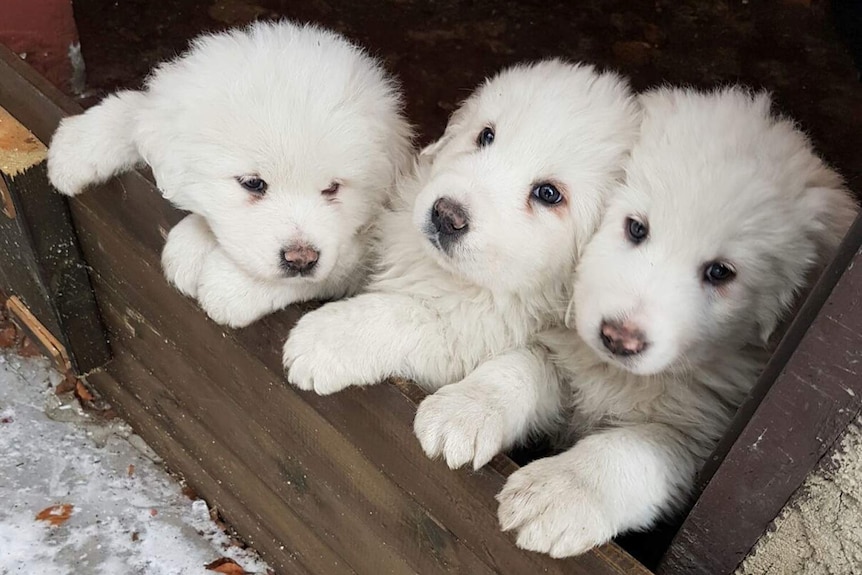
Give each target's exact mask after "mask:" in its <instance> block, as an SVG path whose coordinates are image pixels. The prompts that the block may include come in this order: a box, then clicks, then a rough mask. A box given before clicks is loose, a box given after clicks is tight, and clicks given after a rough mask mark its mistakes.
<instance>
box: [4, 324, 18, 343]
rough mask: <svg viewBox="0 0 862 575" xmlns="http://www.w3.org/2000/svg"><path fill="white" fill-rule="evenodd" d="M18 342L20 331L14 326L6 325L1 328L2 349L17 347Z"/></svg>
mask: <svg viewBox="0 0 862 575" xmlns="http://www.w3.org/2000/svg"><path fill="white" fill-rule="evenodd" d="M17 341H18V330H16V329H15V326H14V325H11V324H10V325H4V326H2V328H0V347H15V344H16V343H17Z"/></svg>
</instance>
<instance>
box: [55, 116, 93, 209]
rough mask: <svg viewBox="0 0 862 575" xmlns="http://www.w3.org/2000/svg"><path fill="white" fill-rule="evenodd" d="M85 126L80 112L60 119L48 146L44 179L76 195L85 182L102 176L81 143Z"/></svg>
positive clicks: (60, 190)
mask: <svg viewBox="0 0 862 575" xmlns="http://www.w3.org/2000/svg"><path fill="white" fill-rule="evenodd" d="M86 126H87V119H85V118H84V116H73V117H70V118H66V119H64V120H63V121H62V122H61V123H60V127H59V128H58V129H57V131H56V132H55V133H54V137H53V138H52V140H51V146H50V147H49V148H48V179H49V180H50V181H51V185H52V186H54V188H56V189H57V191H59V192H60V193H62V194H65V195H67V196H76V195H78V194H80V193H81V192H82V191H84V188H86V187H87V186H88V185H89V184H91V183H93V182H96V181H99V180H100V179H103V175H102V173H101V171H100V169H99V165H98V164H96V163H95V162H94V161H93V159H92V158H91V157H90V155H89V154H88V153H87V149H86V148H85V147H84V146H82V145H81V139H82V136H83V135H84V134H85V133H86V132H85V127H86Z"/></svg>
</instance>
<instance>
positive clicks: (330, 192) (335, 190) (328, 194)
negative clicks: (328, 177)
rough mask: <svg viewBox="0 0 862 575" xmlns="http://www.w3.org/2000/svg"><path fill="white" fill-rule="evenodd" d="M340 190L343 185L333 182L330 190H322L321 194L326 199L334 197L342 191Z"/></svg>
mask: <svg viewBox="0 0 862 575" xmlns="http://www.w3.org/2000/svg"><path fill="white" fill-rule="evenodd" d="M340 189H341V183H340V182H332V183H331V184H329V187H328V188H326V189H325V190H321V192H320V193H321V194H323V195H324V196H326V197H332V196H334V195H335V194H337V193H338V190H340Z"/></svg>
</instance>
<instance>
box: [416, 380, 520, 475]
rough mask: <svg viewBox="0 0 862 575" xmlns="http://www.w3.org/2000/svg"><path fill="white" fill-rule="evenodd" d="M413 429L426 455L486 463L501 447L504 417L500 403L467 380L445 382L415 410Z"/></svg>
mask: <svg viewBox="0 0 862 575" xmlns="http://www.w3.org/2000/svg"><path fill="white" fill-rule="evenodd" d="M413 431H414V433H415V434H416V437H417V438H418V439H419V443H421V444H422V449H423V450H425V453H426V454H427V455H428V457H432V458H434V457H439V456H441V455H442V456H443V458H444V459H445V460H446V464H447V465H448V466H449V467H450V468H452V469H455V468H458V467H461V466H463V465H466V464H467V463H469V462H471V461H472V462H473V469H479V468H480V467H482V466H483V465H485V464H486V463H488V462H489V461H490V460H491V459H492V458H493V457H494V456H495V455H497V454H498V453H500V451H502V450H503V448H504V443H505V441H506V433H505V431H506V421H505V417H504V413H503V410H502V409H501V406H500V405H499V404H498V402H497V401H495V399H494V398H493V397H489V396H487V395H486V394H483V393H482V392H481V390H476V389H471V388H470V386H469V383H466V382H465V383H456V384H453V385H449V386H446V387H444V388H442V389H441V390H439V391H438V392H437V393H435V394H434V395H431V396H429V397H427V398H426V399H425V400H424V401H423V402H422V403H421V404H420V405H419V409H418V411H417V412H416V419H415V420H414V422H413Z"/></svg>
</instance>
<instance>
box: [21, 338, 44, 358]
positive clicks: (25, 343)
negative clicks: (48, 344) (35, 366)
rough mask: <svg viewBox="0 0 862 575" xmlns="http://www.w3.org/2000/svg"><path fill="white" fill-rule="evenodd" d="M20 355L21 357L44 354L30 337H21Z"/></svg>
mask: <svg viewBox="0 0 862 575" xmlns="http://www.w3.org/2000/svg"><path fill="white" fill-rule="evenodd" d="M18 355H20V356H21V357H38V356H40V355H42V350H40V349H39V348H38V347H36V344H34V343H33V340H31V339H30V338H29V337H27V336H24V337H23V338H21V343H20V344H19V345H18Z"/></svg>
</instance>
